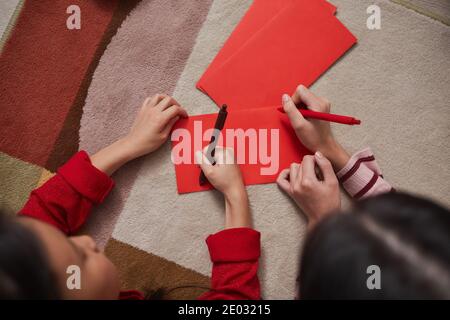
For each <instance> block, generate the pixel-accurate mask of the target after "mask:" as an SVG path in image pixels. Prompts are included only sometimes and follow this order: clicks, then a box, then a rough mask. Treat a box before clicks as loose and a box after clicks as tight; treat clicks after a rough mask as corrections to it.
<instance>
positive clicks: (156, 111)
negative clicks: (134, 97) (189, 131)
mask: <svg viewBox="0 0 450 320" xmlns="http://www.w3.org/2000/svg"><path fill="white" fill-rule="evenodd" d="M180 117H182V118H185V117H187V112H186V110H184V109H183V108H182V107H181V106H180V105H179V104H178V102H176V101H175V100H174V99H173V98H171V97H170V96H168V95H164V94H157V95H155V96H153V97H152V98H147V99H146V100H145V101H144V104H143V105H142V107H141V110H140V111H139V113H138V115H137V117H136V120H135V122H134V124H133V127H132V128H131V130H130V133H129V134H128V135H127V136H126V137H125V138H124V141H126V144H127V145H128V152H130V153H131V155H130V156H131V157H132V158H137V157H140V156H143V155H145V154H148V153H150V152H153V151H155V150H156V149H158V148H159V147H160V146H161V145H162V144H163V143H164V142H165V141H166V140H167V138H168V137H169V135H170V131H171V130H172V127H173V125H174V124H175V122H177V121H178V120H179V119H180Z"/></svg>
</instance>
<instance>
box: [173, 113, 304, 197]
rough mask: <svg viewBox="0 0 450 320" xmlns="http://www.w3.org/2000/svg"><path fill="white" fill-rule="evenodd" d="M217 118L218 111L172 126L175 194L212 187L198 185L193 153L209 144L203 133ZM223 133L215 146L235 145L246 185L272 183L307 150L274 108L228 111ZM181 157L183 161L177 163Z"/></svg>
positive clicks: (208, 138)
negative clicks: (176, 187) (175, 181)
mask: <svg viewBox="0 0 450 320" xmlns="http://www.w3.org/2000/svg"><path fill="white" fill-rule="evenodd" d="M216 118H217V114H206V115H200V116H191V117H189V118H187V119H181V120H179V121H178V122H177V124H176V125H175V127H174V129H173V131H172V145H173V148H172V161H174V163H175V173H176V177H177V186H178V193H188V192H196V191H203V190H210V189H212V186H211V185H209V184H207V185H204V186H200V184H199V176H200V168H199V167H198V165H197V164H195V163H194V154H195V151H197V150H202V149H203V148H204V147H205V146H207V145H208V144H209V141H210V137H211V133H210V134H209V135H207V136H204V134H205V131H206V130H208V129H211V128H214V123H215V121H216ZM249 119H252V120H254V119H257V121H249ZM229 129H232V130H229ZM222 136H223V138H222V139H220V140H219V144H218V145H220V146H227V147H233V148H234V150H235V157H236V160H237V161H238V163H240V168H241V171H242V175H243V178H244V183H245V184H246V185H251V184H263V183H271V182H275V181H276V179H277V177H278V174H279V172H280V171H281V170H283V169H285V168H287V167H289V166H290V164H291V163H292V162H297V163H299V162H300V161H301V160H302V158H303V156H304V155H305V154H309V153H310V152H309V151H308V150H307V149H306V148H305V147H304V146H303V145H302V144H301V143H300V142H299V140H298V139H297V137H296V135H295V132H294V130H293V129H292V127H291V125H290V123H289V119H288V118H287V116H286V115H285V114H282V113H280V112H278V111H277V109H276V108H258V109H244V110H237V111H230V112H229V114H228V118H227V120H226V123H225V127H224V129H223V130H222ZM202 138H203V139H202ZM189 149H190V150H189ZM183 160H184V162H185V163H183V164H180V162H181V161H183ZM177 163H178V164H177Z"/></svg>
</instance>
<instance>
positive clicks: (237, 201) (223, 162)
mask: <svg viewBox="0 0 450 320" xmlns="http://www.w3.org/2000/svg"><path fill="white" fill-rule="evenodd" d="M206 150H207V148H205V150H204V152H203V153H202V152H201V151H197V152H196V153H195V160H196V162H197V163H198V164H199V165H200V167H201V169H202V171H203V173H204V174H205V176H206V178H208V181H209V182H210V183H211V184H212V185H213V186H214V188H216V189H217V190H219V191H220V192H222V193H223V195H224V197H225V211H226V213H225V227H226V228H241V227H247V228H250V227H251V215H250V209H249V205H248V197H247V191H246V190H245V186H244V182H243V180H242V175H241V170H240V169H239V166H238V165H237V164H236V163H235V159H234V152H233V149H230V148H225V149H224V148H222V147H216V151H215V155H214V160H215V162H216V164H215V165H214V166H213V165H212V164H211V163H210V161H209V160H208V158H207V157H206V155H205V154H206Z"/></svg>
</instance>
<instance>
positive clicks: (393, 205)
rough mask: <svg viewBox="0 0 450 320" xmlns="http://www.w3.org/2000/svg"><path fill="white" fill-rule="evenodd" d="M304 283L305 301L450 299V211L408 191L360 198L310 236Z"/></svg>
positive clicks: (302, 265) (301, 278) (304, 260)
mask: <svg viewBox="0 0 450 320" xmlns="http://www.w3.org/2000/svg"><path fill="white" fill-rule="evenodd" d="M372 265H374V266H377V267H379V268H380V279H381V282H380V284H381V288H380V289H376V288H375V289H373V288H372V289H369V288H368V286H367V279H368V278H369V276H370V275H371V273H368V269H367V268H368V267H369V266H372ZM299 281H300V286H299V288H300V289H299V290H300V292H299V295H300V297H301V298H302V299H449V298H450V212H449V210H448V209H446V208H444V207H442V206H440V205H438V204H436V203H433V202H432V201H429V200H426V199H423V198H419V197H416V196H412V195H409V194H405V193H389V194H383V195H380V196H377V197H374V198H370V199H367V200H364V201H361V202H358V203H356V204H355V206H354V208H353V209H352V210H351V211H349V212H342V213H339V214H335V215H332V216H330V217H329V218H327V219H325V220H324V221H322V222H321V223H320V224H319V225H318V226H317V227H316V228H315V229H314V230H313V231H312V232H311V234H310V235H309V236H308V238H307V240H306V243H305V246H304V248H303V257H302V259H301V263H300V276H299Z"/></svg>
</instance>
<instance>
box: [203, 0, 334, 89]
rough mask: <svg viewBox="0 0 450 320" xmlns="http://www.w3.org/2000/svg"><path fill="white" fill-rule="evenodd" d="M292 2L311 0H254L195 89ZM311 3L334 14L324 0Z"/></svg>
mask: <svg viewBox="0 0 450 320" xmlns="http://www.w3.org/2000/svg"><path fill="white" fill-rule="evenodd" d="M293 1H298V2H299V3H302V4H303V5H309V3H310V2H311V0H255V1H254V2H253V4H252V5H251V6H250V8H249V10H248V11H247V12H246V14H245V15H244V17H243V18H242V19H241V21H240V22H239V24H238V25H237V27H236V28H235V29H234V31H233V32H232V34H231V35H230V37H229V38H228V40H227V41H226V42H225V44H224V45H223V47H222V49H221V50H220V51H219V53H218V54H217V55H216V57H215V58H214V60H213V61H212V63H211V64H210V65H209V67H208V68H207V69H206V71H205V72H204V73H203V75H202V77H201V78H200V80H199V81H198V82H197V88H198V89H200V90H202V83H203V81H204V79H206V78H207V77H209V76H210V75H211V74H212V73H214V72H215V71H217V69H218V68H219V67H220V66H221V65H222V64H224V62H226V61H227V60H228V59H229V58H230V57H231V56H232V55H233V54H235V53H236V52H237V51H238V50H239V49H240V48H241V47H242V46H243V45H244V44H245V43H246V42H247V41H248V40H249V39H250V38H251V37H253V36H254V35H255V34H256V33H257V32H258V31H259V30H260V29H261V28H262V27H264V25H266V24H267V23H268V22H270V20H271V19H273V18H274V17H276V15H277V14H278V13H279V12H280V11H281V10H282V9H283V8H285V7H286V6H288V5H290V4H292V2H293ZM313 1H316V2H317V3H318V4H319V5H320V10H324V11H327V12H329V13H330V14H332V15H333V14H335V13H336V7H335V6H334V5H332V4H331V3H329V2H327V1H325V0H313Z"/></svg>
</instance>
